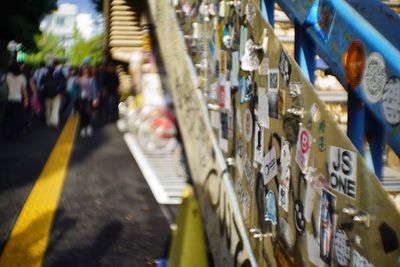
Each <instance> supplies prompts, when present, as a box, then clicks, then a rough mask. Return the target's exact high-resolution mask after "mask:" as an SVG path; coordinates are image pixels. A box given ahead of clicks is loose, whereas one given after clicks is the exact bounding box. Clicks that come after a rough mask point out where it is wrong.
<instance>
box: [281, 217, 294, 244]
mask: <svg viewBox="0 0 400 267" xmlns="http://www.w3.org/2000/svg"><path fill="white" fill-rule="evenodd" d="M279 234H280V236H282V239H283V240H284V241H285V243H286V245H287V246H288V248H289V249H290V250H291V249H292V248H293V246H294V241H295V238H293V234H292V231H291V229H290V225H289V223H288V222H287V221H286V220H285V219H284V218H282V217H279Z"/></svg>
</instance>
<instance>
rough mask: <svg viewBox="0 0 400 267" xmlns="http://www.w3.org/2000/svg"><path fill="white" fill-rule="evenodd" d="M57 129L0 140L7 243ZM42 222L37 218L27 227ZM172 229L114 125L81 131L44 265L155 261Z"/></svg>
mask: <svg viewBox="0 0 400 267" xmlns="http://www.w3.org/2000/svg"><path fill="white" fill-rule="evenodd" d="M57 135H58V132H57V131H54V132H52V130H48V129H38V130H35V132H34V133H32V134H30V135H28V136H26V139H24V138H25V137H24V138H23V139H22V141H21V143H4V144H3V142H4V141H1V142H2V143H1V145H2V147H6V148H7V149H6V150H3V151H6V153H4V154H2V155H1V156H0V175H1V177H2V178H1V184H0V186H1V187H0V203H1V204H0V205H1V206H0V208H1V210H0V229H1V230H0V231H1V232H0V241H1V242H2V243H1V245H2V248H3V247H4V244H5V240H6V239H7V237H8V235H9V233H10V230H11V228H12V226H13V225H14V222H15V220H16V218H17V216H18V214H19V212H20V209H21V207H22V205H23V203H24V202H25V199H26V197H27V196H28V194H29V192H30V190H31V188H32V186H33V184H34V182H35V180H36V178H37V177H38V175H39V173H40V171H41V169H42V168H43V165H44V164H45V162H46V160H47V157H48V155H49V153H50V151H51V148H52V146H53V145H54V144H55V141H56V137H57ZM35 140H37V142H36V141H35ZM42 148H43V149H42ZM24 150H26V151H24ZM7 151H8V152H7ZM3 177H4V178H3ZM32 214H34V213H32ZM40 225H41V217H40V216H38V218H37V220H35V224H34V225H32V226H31V228H32V229H29V230H30V231H35V227H40ZM169 231H170V230H169V225H168V222H167V220H166V219H165V217H164V215H163V214H162V212H161V209H160V206H159V205H158V204H157V202H156V201H155V199H154V197H153V195H152V193H151V191H150V189H149V188H148V186H147V184H146V182H145V180H144V178H143V176H142V174H141V172H140V170H139V168H138V166H137V164H136V162H135V161H134V159H133V157H132V155H131V154H130V152H129V150H128V148H127V146H126V144H125V142H124V140H123V139H122V136H121V134H120V133H119V132H118V130H117V128H116V126H115V125H114V124H108V125H103V126H101V125H97V126H96V127H95V131H94V136H93V137H91V138H84V139H82V138H79V137H78V138H77V139H76V140H75V144H74V147H73V152H72V156H71V159H70V163H69V165H68V170H67V174H66V177H65V182H64V186H63V189H62V193H61V198H60V200H59V202H58V207H57V209H56V211H55V217H54V221H53V223H52V226H51V232H50V234H49V242H48V246H47V250H46V253H45V255H44V258H43V266H147V265H151V263H152V262H153V260H152V259H157V258H160V257H162V256H163V253H164V250H165V246H166V242H167V239H168V235H169ZM26 253H28V252H26Z"/></svg>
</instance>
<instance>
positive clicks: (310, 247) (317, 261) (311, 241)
mask: <svg viewBox="0 0 400 267" xmlns="http://www.w3.org/2000/svg"><path fill="white" fill-rule="evenodd" d="M306 236H307V252H308V259H309V260H310V262H311V263H312V264H314V265H315V266H325V264H324V262H323V261H322V259H321V258H320V257H319V245H318V241H317V239H315V238H314V236H313V235H312V234H311V233H310V232H309V231H307V233H306Z"/></svg>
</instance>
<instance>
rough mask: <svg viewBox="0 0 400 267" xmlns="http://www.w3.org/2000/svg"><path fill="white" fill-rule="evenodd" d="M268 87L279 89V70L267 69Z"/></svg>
mask: <svg viewBox="0 0 400 267" xmlns="http://www.w3.org/2000/svg"><path fill="white" fill-rule="evenodd" d="M268 86H269V87H268V89H269V90H271V89H272V90H278V89H279V70H278V69H269V71H268Z"/></svg>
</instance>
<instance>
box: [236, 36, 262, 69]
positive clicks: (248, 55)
mask: <svg viewBox="0 0 400 267" xmlns="http://www.w3.org/2000/svg"><path fill="white" fill-rule="evenodd" d="M259 65H260V61H259V60H258V57H257V54H256V50H255V47H254V43H253V40H251V39H249V40H247V41H246V46H245V50H244V55H243V57H242V58H241V65H240V67H241V68H242V70H244V71H255V70H256V69H257V68H258V66H259Z"/></svg>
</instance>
